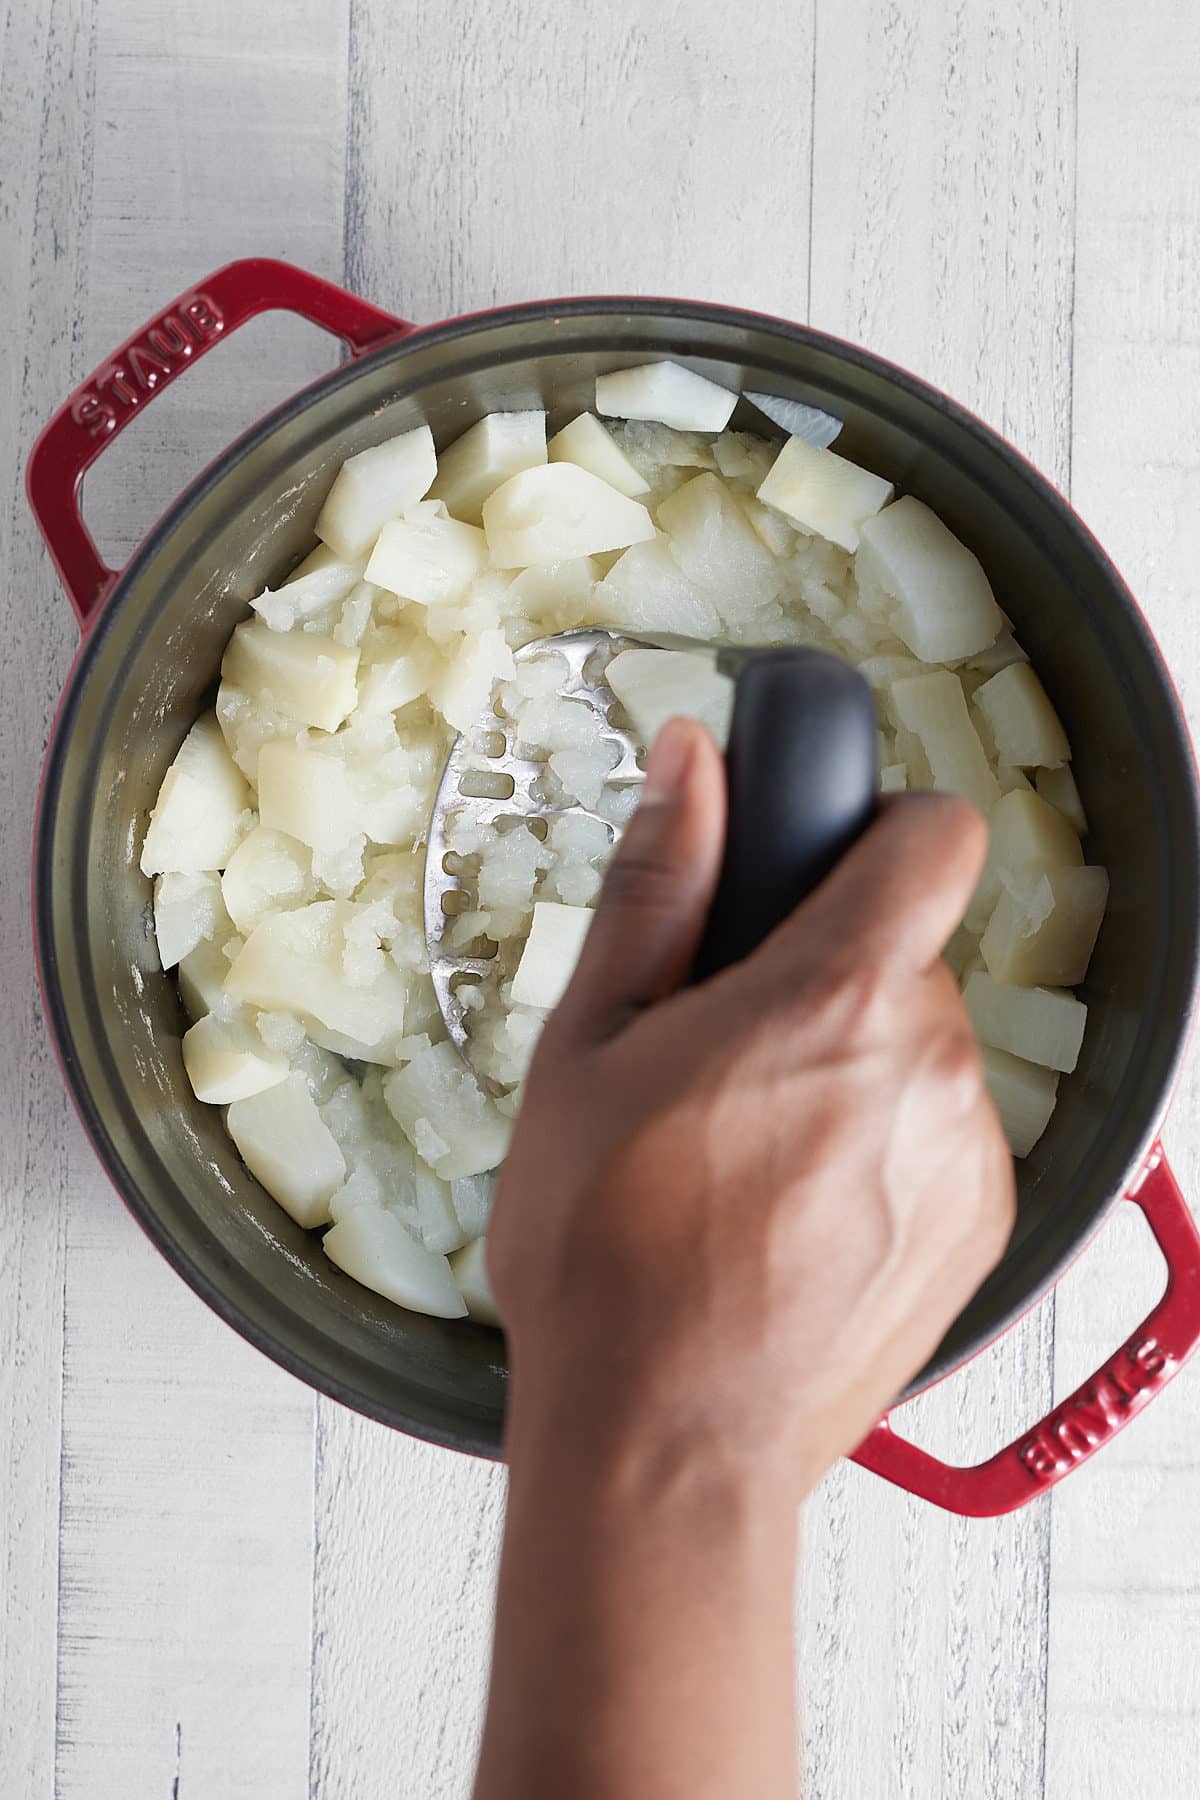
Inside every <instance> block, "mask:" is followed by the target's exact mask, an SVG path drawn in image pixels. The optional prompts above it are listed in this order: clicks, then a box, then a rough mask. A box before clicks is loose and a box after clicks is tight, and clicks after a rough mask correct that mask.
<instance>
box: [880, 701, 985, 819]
mask: <svg viewBox="0 0 1200 1800" xmlns="http://www.w3.org/2000/svg"><path fill="white" fill-rule="evenodd" d="M891 697H892V705H893V707H894V709H895V713H896V718H897V721H898V722H899V724H900V725H901V726H902V727H904V729H905V730H908V731H911V732H912V733H913V734H914V735H915V736H916V737H917V738H918V739H919V740H920V744H921V748H922V749H923V751H924V752H925V755H926V757H927V758H928V760H929V767H930V770H931V772H932V775H933V784H934V786H935V787H937V788H940V789H942V790H943V791H944V792H946V793H951V794H960V795H961V796H962V798H963V799H964V800H969V801H970V802H971V804H972V805H973V806H977V807H978V808H979V810H980V811H981V812H984V813H987V812H990V811H991V809H992V807H993V806H995V804H996V802H997V801H998V800H999V798H1000V789H999V787H998V786H997V783H996V777H995V776H994V775H993V773H992V771H991V768H990V766H989V764H988V759H987V755H986V753H985V751H984V748H983V745H982V744H981V743H980V741H979V734H978V733H977V731H976V730H975V727H974V726H973V725H972V723H971V717H970V714H969V713H968V711H967V702H966V699H965V697H964V695H963V691H962V683H961V682H960V681H959V679H958V676H957V675H955V674H952V673H951V671H950V670H948V669H938V670H935V671H934V672H933V673H932V674H930V675H916V676H913V677H911V678H909V679H907V680H902V681H897V682H895V683H893V686H892V690H891ZM897 749H899V739H897Z"/></svg>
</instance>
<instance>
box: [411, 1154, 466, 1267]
mask: <svg viewBox="0 0 1200 1800" xmlns="http://www.w3.org/2000/svg"><path fill="white" fill-rule="evenodd" d="M412 1167H413V1175H412V1183H413V1200H414V1204H415V1206H416V1212H417V1230H418V1232H419V1233H420V1237H421V1242H422V1243H423V1244H424V1246H425V1248H426V1249H427V1250H437V1251H440V1252H441V1254H442V1255H443V1256H446V1255H448V1254H449V1253H450V1252H451V1251H452V1250H461V1249H462V1247H463V1245H464V1244H465V1243H466V1242H467V1236H468V1234H467V1233H466V1232H465V1231H464V1230H463V1228H462V1225H461V1224H460V1222H459V1217H458V1214H457V1213H456V1212H455V1210H454V1202H453V1199H452V1189H451V1187H450V1183H449V1182H448V1181H443V1180H442V1178H441V1176H440V1175H435V1174H434V1172H433V1170H432V1169H431V1168H430V1167H429V1164H428V1163H427V1162H426V1161H425V1160H424V1158H423V1157H420V1156H418V1155H417V1154H416V1153H415V1151H414V1152H412Z"/></svg>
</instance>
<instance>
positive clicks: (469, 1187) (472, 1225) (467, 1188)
mask: <svg viewBox="0 0 1200 1800" xmlns="http://www.w3.org/2000/svg"><path fill="white" fill-rule="evenodd" d="M495 1192H496V1177H495V1175H494V1174H492V1173H490V1172H486V1173H484V1174H482V1175H464V1176H462V1177H461V1178H460V1179H459V1180H458V1181H452V1182H451V1183H450V1197H451V1199H452V1200H453V1202H454V1210H455V1212H456V1213H457V1215H458V1222H459V1224H460V1225H461V1226H462V1229H463V1233H464V1235H465V1236H466V1238H467V1239H468V1240H470V1239H472V1238H480V1237H482V1236H483V1234H484V1232H485V1231H486V1230H487V1228H488V1225H489V1223H490V1222H491V1217H492V1200H493V1197H494V1195H495Z"/></svg>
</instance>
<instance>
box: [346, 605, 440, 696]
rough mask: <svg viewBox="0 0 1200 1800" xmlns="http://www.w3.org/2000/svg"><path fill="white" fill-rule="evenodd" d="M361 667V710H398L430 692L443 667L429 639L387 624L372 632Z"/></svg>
mask: <svg viewBox="0 0 1200 1800" xmlns="http://www.w3.org/2000/svg"><path fill="white" fill-rule="evenodd" d="M366 657H367V659H369V660H364V661H363V662H361V663H360V664H359V669H358V710H359V711H360V712H363V713H389V712H392V713H394V712H395V711H396V710H397V708H398V707H401V706H407V705H408V704H409V702H410V701H412V700H419V699H420V698H421V696H422V694H424V693H427V692H428V689H429V683H430V682H431V681H432V679H433V677H434V675H435V673H436V672H437V670H438V669H439V667H440V659H439V658H438V656H437V653H436V652H435V650H434V649H433V647H432V645H431V644H430V643H429V640H428V639H427V638H426V637H425V636H424V635H423V634H421V635H419V634H418V633H417V632H416V631H414V630H412V629H411V628H409V627H406V626H403V625H389V626H383V627H381V628H380V629H379V630H377V631H375V632H374V633H372V636H371V641H370V643H369V644H368V645H367V646H366Z"/></svg>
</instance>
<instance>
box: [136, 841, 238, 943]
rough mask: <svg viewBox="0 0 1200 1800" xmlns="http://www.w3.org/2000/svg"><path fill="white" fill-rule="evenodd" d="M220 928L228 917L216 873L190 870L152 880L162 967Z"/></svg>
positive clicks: (156, 929) (213, 935)
mask: <svg viewBox="0 0 1200 1800" xmlns="http://www.w3.org/2000/svg"><path fill="white" fill-rule="evenodd" d="M233 854H234V856H236V855H237V851H236V850H235V851H234V853H233ZM235 922H236V921H235ZM222 927H225V928H226V929H228V919H227V917H226V911H225V906H224V904H223V902H222V900H221V877H220V876H219V875H215V874H209V873H206V872H200V871H193V872H190V873H187V874H171V875H160V876H159V877H158V880H157V881H156V882H155V883H154V936H155V938H156V940H157V942H158V958H159V961H160V962H161V963H162V966H163V968H164V969H173V968H174V967H175V965H176V963H178V962H181V961H182V960H183V958H184V957H185V956H187V955H189V954H190V952H191V951H193V950H194V949H195V948H196V945H197V944H199V943H201V942H202V941H203V940H204V939H205V938H212V937H215V936H216V935H217V933H218V932H219V931H220V930H221V928H222Z"/></svg>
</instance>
